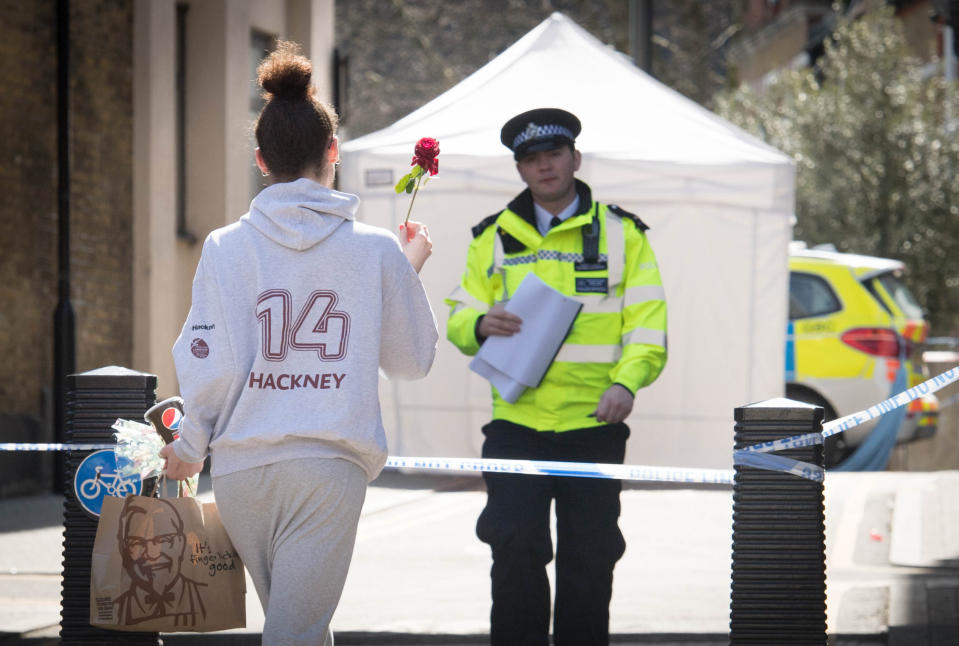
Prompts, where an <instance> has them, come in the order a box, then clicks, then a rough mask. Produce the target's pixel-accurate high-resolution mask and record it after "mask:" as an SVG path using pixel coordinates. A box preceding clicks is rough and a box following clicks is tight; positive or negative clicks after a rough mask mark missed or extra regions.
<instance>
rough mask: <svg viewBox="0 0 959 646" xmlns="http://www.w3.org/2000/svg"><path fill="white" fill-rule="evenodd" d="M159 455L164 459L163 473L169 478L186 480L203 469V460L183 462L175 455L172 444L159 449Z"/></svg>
mask: <svg viewBox="0 0 959 646" xmlns="http://www.w3.org/2000/svg"><path fill="white" fill-rule="evenodd" d="M160 457H161V458H163V459H164V467H163V473H164V474H166V477H167V478H169V479H170V480H186V479H187V478H189V477H191V476H195V475H196V474H198V473H199V472H200V471H202V470H203V461H200V462H184V461H183V460H181V459H180V458H179V457H178V456H177V454H176V451H174V450H173V445H172V444H167V445H166V446H164V447H163V448H162V449H160Z"/></svg>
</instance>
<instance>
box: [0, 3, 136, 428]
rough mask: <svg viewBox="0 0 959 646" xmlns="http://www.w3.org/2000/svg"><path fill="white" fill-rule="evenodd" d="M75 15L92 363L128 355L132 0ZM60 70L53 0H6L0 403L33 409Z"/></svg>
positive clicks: (49, 273) (48, 283)
mask: <svg viewBox="0 0 959 646" xmlns="http://www.w3.org/2000/svg"><path fill="white" fill-rule="evenodd" d="M70 20H71V25H70V35H71V49H72V56H71V88H70V104H71V119H72V123H71V128H72V131H71V146H72V151H71V152H72V163H71V168H72V170H71V175H72V190H71V253H72V264H71V271H72V276H71V278H72V302H73V307H74V310H75V313H76V322H77V328H76V341H77V343H76V347H77V361H76V368H77V370H78V371H85V370H89V369H92V368H96V367H99V366H103V365H110V364H118V365H129V363H130V359H131V346H132V341H131V336H132V323H131V315H132V309H131V308H132V305H131V304H132V300H133V299H132V293H131V289H132V287H131V275H130V263H131V257H132V253H131V247H132V175H133V174H132V132H133V131H132V128H133V103H132V101H133V98H132V82H133V49H132V45H133V44H132V29H133V7H132V2H131V0H84V1H83V2H72V3H71V19H70ZM56 72H57V70H56V2H55V1H54V0H36V1H31V2H3V3H0V87H3V92H0V146H2V147H3V148H2V149H3V151H4V153H5V154H4V155H3V160H4V161H3V163H2V164H0V194H2V199H0V413H7V414H18V415H27V416H31V417H35V418H43V417H44V416H45V415H44V410H43V403H42V402H43V396H42V394H43V391H44V389H48V388H49V387H50V384H51V380H52V373H53V315H54V310H55V308H56V304H57V139H56V137H57V120H56V116H57V115H56ZM3 440H4V438H3V428H0V441H3Z"/></svg>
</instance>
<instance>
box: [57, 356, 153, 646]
mask: <svg viewBox="0 0 959 646" xmlns="http://www.w3.org/2000/svg"><path fill="white" fill-rule="evenodd" d="M156 386H157V378H156V375H150V374H146V373H142V372H136V371H133V370H129V369H127V368H120V367H117V366H110V367H107V368H99V369H97V370H91V371H90V372H84V373H82V374H75V375H70V376H68V377H67V379H66V402H65V407H64V408H65V411H64V431H65V433H64V436H65V438H66V441H67V442H70V443H74V444H76V443H90V444H104V443H114V442H115V440H114V437H113V429H112V428H110V427H111V426H112V425H113V423H114V422H115V421H116V420H117V418H125V419H134V420H139V419H143V413H144V411H146V409H147V408H149V407H150V406H152V405H153V404H154V403H155V402H156ZM91 453H93V451H70V452H68V453H67V454H66V461H65V464H64V478H65V479H64V483H63V491H64V494H65V498H64V512H63V520H64V522H63V525H64V534H63V583H62V591H61V605H60V608H61V610H60V640H61V642H60V643H62V644H90V645H93V644H159V643H160V641H159V635H158V634H157V633H137V632H118V631H112V630H104V629H102V628H96V627H93V626H91V625H90V561H91V558H90V557H91V553H92V552H93V541H94V538H95V537H96V533H97V522H98V517H97V516H95V515H94V514H92V513H90V512H88V511H87V510H86V509H84V508H83V506H82V505H81V504H80V502H79V501H78V499H77V496H76V493H75V491H74V475H75V474H76V471H77V467H79V466H80V463H81V462H83V460H84V459H85V458H86V457H87V456H88V455H90V454H91Z"/></svg>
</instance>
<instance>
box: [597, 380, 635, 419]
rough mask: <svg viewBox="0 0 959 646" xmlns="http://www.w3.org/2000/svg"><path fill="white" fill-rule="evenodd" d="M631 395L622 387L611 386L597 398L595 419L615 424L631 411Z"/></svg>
mask: <svg viewBox="0 0 959 646" xmlns="http://www.w3.org/2000/svg"><path fill="white" fill-rule="evenodd" d="M633 399H634V398H633V394H632V393H631V392H629V391H628V390H627V389H626V388H625V387H624V386H620V385H619V384H613V385H612V386H610V387H609V388H607V389H606V392H604V393H603V396H602V397H600V398H599V405H598V406H597V407H596V419H597V420H598V421H600V422H606V423H607V424H617V423H619V422H622V421H623V420H624V419H626V418H627V417H629V414H630V413H631V412H632V411H633Z"/></svg>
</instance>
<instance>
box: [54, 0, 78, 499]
mask: <svg viewBox="0 0 959 646" xmlns="http://www.w3.org/2000/svg"><path fill="white" fill-rule="evenodd" d="M56 24H57V245H58V247H57V309H56V311H55V312H54V314H53V437H54V441H55V442H64V441H65V440H64V436H63V406H64V403H63V391H64V380H65V379H66V377H67V375H69V374H71V373H72V372H74V371H75V370H76V367H75V366H76V323H75V320H74V315H73V304H72V303H71V302H70V96H69V95H70V1H69V0H58V2H57V15H56ZM53 464H54V466H53V491H54V493H56V491H57V487H58V486H59V483H60V481H61V480H62V479H63V470H64V466H63V457H62V456H61V455H59V454H57V455H55V456H54V458H53Z"/></svg>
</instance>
